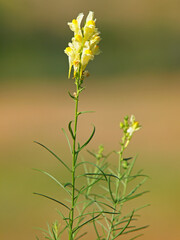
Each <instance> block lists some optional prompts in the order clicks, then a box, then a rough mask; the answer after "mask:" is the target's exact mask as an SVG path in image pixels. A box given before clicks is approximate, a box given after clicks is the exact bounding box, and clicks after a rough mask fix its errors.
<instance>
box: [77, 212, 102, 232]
mask: <svg viewBox="0 0 180 240" xmlns="http://www.w3.org/2000/svg"><path fill="white" fill-rule="evenodd" d="M100 215H101V213H100V214H98V215H96V216H95V217H92V218H91V219H89V220H87V221H86V222H84V223H83V224H81V225H80V226H78V227H77V228H75V229H74V230H73V233H74V232H76V231H77V230H78V229H79V228H81V227H83V226H84V225H86V224H87V223H89V222H91V221H93V220H94V219H96V218H98V217H99V216H100Z"/></svg>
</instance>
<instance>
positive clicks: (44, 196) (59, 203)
mask: <svg viewBox="0 0 180 240" xmlns="http://www.w3.org/2000/svg"><path fill="white" fill-rule="evenodd" d="M33 194H36V195H39V196H42V197H45V198H48V199H50V200H52V201H54V202H57V203H59V204H60V205H62V206H64V207H66V208H67V209H69V210H70V208H69V207H68V206H67V205H66V204H64V203H62V202H60V201H58V200H56V199H54V198H52V197H49V196H46V195H44V194H41V193H35V192H34V193H33Z"/></svg>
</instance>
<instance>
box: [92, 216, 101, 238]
mask: <svg viewBox="0 0 180 240" xmlns="http://www.w3.org/2000/svg"><path fill="white" fill-rule="evenodd" d="M93 217H94V214H93ZM93 226H94V230H95V232H96V235H97V237H98V239H100V235H99V233H98V230H97V227H96V223H95V221H94V220H93Z"/></svg>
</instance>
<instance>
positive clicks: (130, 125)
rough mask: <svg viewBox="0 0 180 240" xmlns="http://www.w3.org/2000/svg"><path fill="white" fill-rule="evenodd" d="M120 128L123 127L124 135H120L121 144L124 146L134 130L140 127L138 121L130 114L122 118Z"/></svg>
mask: <svg viewBox="0 0 180 240" xmlns="http://www.w3.org/2000/svg"><path fill="white" fill-rule="evenodd" d="M120 128H121V129H123V132H124V135H123V137H122V143H123V146H124V147H125V148H126V147H127V145H128V144H129V141H130V139H131V138H132V135H133V134H134V132H136V131H138V130H139V129H140V128H141V125H140V124H139V122H137V121H135V116H134V115H131V117H130V119H129V117H128V116H126V117H125V118H124V122H120Z"/></svg>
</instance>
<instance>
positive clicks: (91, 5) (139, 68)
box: [0, 0, 180, 240]
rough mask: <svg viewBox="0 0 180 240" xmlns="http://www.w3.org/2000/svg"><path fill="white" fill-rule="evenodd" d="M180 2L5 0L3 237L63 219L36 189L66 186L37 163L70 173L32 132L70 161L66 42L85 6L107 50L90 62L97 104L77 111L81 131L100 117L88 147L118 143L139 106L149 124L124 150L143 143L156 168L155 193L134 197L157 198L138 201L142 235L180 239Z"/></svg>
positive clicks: (87, 100)
mask: <svg viewBox="0 0 180 240" xmlns="http://www.w3.org/2000/svg"><path fill="white" fill-rule="evenodd" d="M179 9H180V2H179V1H178V0H172V1H168V0H156V1H155V0H146V1H144V0H137V1H132V0H129V1H123V0H120V1H119V0H111V1H109V0H107V1H106V0H103V1H102V0H99V1H95V0H91V1H87V2H86V1H80V0H79V1H72V0H71V1H70V0H69V1H65V0H52V1H48V0H44V1H42V0H16V1H15V0H12V1H7V0H0V34H1V37H0V48H1V49H0V84H1V87H0V111H1V117H0V126H1V128H0V130H1V134H0V148H1V150H0V194H1V197H0V239H2V240H10V239H13V240H16V239H18V240H32V239H35V235H36V234H38V235H40V234H39V231H37V230H36V229H35V227H46V223H47V222H52V221H54V220H55V219H58V215H57V213H56V211H55V209H56V208H57V207H58V206H57V205H56V204H54V203H53V202H50V201H48V200H46V199H42V198H40V197H38V196H34V195H33V194H32V192H41V193H45V194H49V195H51V196H57V197H58V198H61V197H63V196H62V194H63V192H61V191H58V189H57V186H56V185H55V184H54V183H53V182H51V180H49V179H48V178H47V177H45V176H43V175H42V174H38V173H36V172H34V171H33V170H32V168H40V169H43V170H46V171H47V170H48V171H49V172H50V173H52V174H54V175H56V176H58V177H59V179H60V180H61V181H65V179H67V176H66V174H65V173H64V171H63V169H62V168H61V166H59V165H58V163H57V162H56V160H55V159H53V158H52V157H51V156H50V155H49V154H48V152H46V151H44V150H43V149H41V148H40V147H38V146H36V145H35V144H34V143H33V140H37V141H40V142H42V143H44V144H45V145H47V146H49V147H50V148H51V149H53V150H55V151H56V152H57V153H58V154H59V155H60V156H61V157H62V158H63V159H65V161H66V162H67V164H70V158H69V152H68V146H67V144H66V140H65V137H64V136H63V133H62V131H61V128H62V127H63V128H66V129H67V123H68V121H69V120H71V119H72V118H73V113H74V106H73V102H72V100H71V99H70V98H69V97H68V94H67V92H68V91H71V92H72V91H73V89H74V86H73V81H72V80H69V79H67V72H68V60H67V56H66V55H65V54H64V52H63V51H64V48H65V47H66V46H67V44H68V42H69V41H70V39H71V37H72V32H71V31H70V30H69V29H68V26H67V22H68V21H71V20H72V19H73V18H75V17H76V16H77V15H78V13H80V12H84V14H85V15H87V13H88V11H89V10H92V11H94V12H95V17H96V18H97V26H98V28H99V30H100V31H101V36H102V42H101V49H102V54H101V55H99V56H97V57H96V58H95V60H94V61H93V62H91V63H90V64H89V66H88V70H89V71H90V73H91V76H90V78H88V79H87V80H86V82H85V84H84V85H85V86H86V90H85V91H84V92H83V94H82V97H81V101H80V109H81V110H94V111H96V112H95V113H93V114H90V115H88V116H84V117H82V118H81V120H80V124H81V125H82V128H81V130H80V137H79V138H80V139H79V140H80V141H83V140H84V139H86V137H87V136H89V134H90V131H91V123H94V124H95V125H96V130H97V131H96V135H95V138H94V141H93V142H92V143H91V144H90V145H89V147H88V148H89V149H97V146H98V145H99V144H101V143H103V144H104V146H105V151H106V152H108V151H109V150H111V149H112V148H113V149H118V147H119V145H118V142H119V141H120V138H121V132H120V129H119V121H120V120H122V119H123V117H124V116H125V115H127V114H129V115H130V114H132V113H133V114H135V116H136V118H137V120H139V122H140V123H141V124H142V126H143V128H142V130H141V131H140V132H138V133H137V134H136V136H134V138H133V140H132V142H131V145H130V147H129V152H128V153H127V154H129V155H135V154H137V153H138V160H137V163H136V168H137V169H138V168H143V169H144V171H145V173H147V174H148V175H150V177H151V179H150V180H149V181H148V183H147V184H146V186H145V187H146V188H147V189H149V190H150V193H149V194H147V195H146V196H144V197H142V198H141V199H139V202H137V204H141V203H142V204H143V203H146V202H148V203H150V204H151V207H149V208H146V209H144V210H142V211H141V214H142V217H141V224H145V225H146V224H150V227H149V228H148V229H147V230H145V231H144V233H145V235H144V236H143V237H142V239H145V240H152V239H155V240H161V239H163V240H169V239H172V240H178V239H180V233H179V224H180V221H179V214H180V207H179V198H180V192H179V184H180V176H179V171H180V161H179V160H180V153H179V136H180V127H179V125H180V112H179V105H180V83H179V77H180V14H179ZM85 239H88V237H85ZM89 239H92V236H90V237H89ZM94 239H95V238H94Z"/></svg>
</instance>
